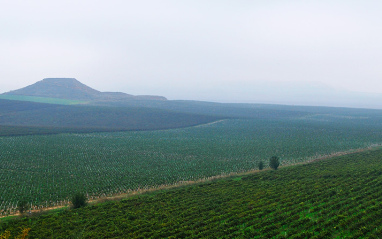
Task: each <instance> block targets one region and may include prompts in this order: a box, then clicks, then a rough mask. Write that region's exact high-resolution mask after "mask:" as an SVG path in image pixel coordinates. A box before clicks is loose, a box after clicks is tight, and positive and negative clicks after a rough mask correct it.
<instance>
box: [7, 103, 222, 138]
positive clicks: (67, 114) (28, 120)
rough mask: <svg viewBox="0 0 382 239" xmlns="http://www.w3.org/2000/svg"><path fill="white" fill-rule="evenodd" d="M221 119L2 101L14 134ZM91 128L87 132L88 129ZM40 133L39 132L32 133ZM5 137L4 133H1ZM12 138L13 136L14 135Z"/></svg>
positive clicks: (152, 127)
mask: <svg viewBox="0 0 382 239" xmlns="http://www.w3.org/2000/svg"><path fill="white" fill-rule="evenodd" d="M219 119H221V118H219V117H214V116H206V115H201V114H188V113H179V112H173V111H169V110H161V109H150V108H144V107H139V108H138V107H100V106H86V105H54V104H42V103H34V102H25V101H12V100H1V99H0V125H1V126H2V127H5V126H24V127H19V128H17V127H16V128H15V127H13V130H15V131H16V132H14V133H13V134H14V135H17V134H21V133H22V132H18V131H23V130H25V131H26V134H29V133H28V129H26V128H25V127H45V128H43V129H42V132H45V133H46V132H47V131H49V129H48V128H47V127H50V128H51V129H52V132H53V133H57V132H60V129H61V131H62V132H84V131H85V132H92V131H116V130H158V129H172V128H182V127H187V126H194V125H198V124H204V123H209V122H212V121H215V120H219ZM85 129H87V130H85ZM32 131H33V132H36V130H32ZM0 135H1V134H0ZM11 135H12V133H11Z"/></svg>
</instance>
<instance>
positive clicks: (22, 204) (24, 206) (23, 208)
mask: <svg viewBox="0 0 382 239" xmlns="http://www.w3.org/2000/svg"><path fill="white" fill-rule="evenodd" d="M17 210H19V212H20V214H23V213H24V212H26V211H27V210H28V202H27V201H25V200H22V201H19V202H18V203H17Z"/></svg>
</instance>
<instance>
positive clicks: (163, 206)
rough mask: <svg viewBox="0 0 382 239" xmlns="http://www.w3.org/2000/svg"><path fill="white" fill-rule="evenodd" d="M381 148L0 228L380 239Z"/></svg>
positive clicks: (42, 233) (106, 234)
mask: <svg viewBox="0 0 382 239" xmlns="http://www.w3.org/2000/svg"><path fill="white" fill-rule="evenodd" d="M381 160H382V149H379V150H369V151H364V152H361V153H353V154H349V155H344V156H339V157H336V158H331V159H328V160H321V161H316V162H312V163H309V164H303V165H297V166H289V167H283V168H280V169H278V170H272V171H271V170H267V171H263V172H258V173H253V174H250V175H241V176H240V175H237V176H233V177H228V178H224V179H218V180H213V181H210V182H205V183H199V184H194V185H189V186H183V187H179V188H175V189H167V190H160V191H156V192H152V193H146V194H142V195H138V196H134V197H131V198H126V199H122V200H121V201H117V202H106V203H102V204H97V205H93V206H89V207H85V208H80V209H76V210H62V211H61V212H56V213H50V214H47V215H42V216H40V217H32V218H22V219H17V220H8V221H5V222H3V223H0V233H1V232H4V231H5V230H8V231H9V232H11V233H14V234H15V233H18V232H19V231H20V230H21V229H22V228H30V229H31V231H30V238H379V236H381V235H382V210H381V206H382V163H381Z"/></svg>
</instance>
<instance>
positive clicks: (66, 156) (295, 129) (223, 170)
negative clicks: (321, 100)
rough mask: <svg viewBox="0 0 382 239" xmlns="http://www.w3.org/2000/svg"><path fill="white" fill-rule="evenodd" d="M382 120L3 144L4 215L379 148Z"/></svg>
mask: <svg viewBox="0 0 382 239" xmlns="http://www.w3.org/2000/svg"><path fill="white" fill-rule="evenodd" d="M380 121H381V120H380V118H375V119H374V120H370V119H368V118H366V119H364V118H363V117H359V118H354V117H348V118H346V117H332V116H323V115H319V116H310V117H305V116H304V117H300V118H290V119H282V120H277V119H240V120H239V119H236V120H233V119H232V120H222V121H219V122H216V123H212V124H206V125H201V126H197V127H190V128H184V129H174V130H162V131H145V132H114V133H110V132H109V133H92V134H57V135H33V136H18V137H0V162H1V164H0V168H1V171H0V215H3V216H4V215H9V214H12V213H14V212H15V211H16V205H17V202H18V201H20V200H26V201H27V202H28V205H29V206H30V207H31V208H32V209H40V208H45V207H51V206H57V205H65V204H68V200H69V198H70V196H71V195H73V194H74V193H75V192H79V191H80V192H85V193H86V194H87V196H88V197H89V198H90V199H95V198H99V197H104V196H110V195H115V194H120V193H126V192H130V191H131V190H137V189H147V188H155V187H158V186H160V185H171V184H174V183H177V182H179V181H190V180H197V179H203V178H208V177H211V176H215V175H221V174H229V173H233V172H245V171H249V170H254V169H257V165H258V162H259V161H260V160H264V161H266V160H267V159H268V158H269V157H271V156H272V155H277V156H279V157H280V158H281V164H282V165H290V164H295V163H299V162H305V161H309V160H312V159H314V158H319V157H321V156H325V155H330V154H332V153H335V152H339V151H352V150H356V149H359V148H367V147H371V146H375V145H378V144H381V142H382V135H381V132H382V124H381V122H380Z"/></svg>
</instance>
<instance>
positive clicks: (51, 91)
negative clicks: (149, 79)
mask: <svg viewBox="0 0 382 239" xmlns="http://www.w3.org/2000/svg"><path fill="white" fill-rule="evenodd" d="M4 94H5V95H22V96H37V97H49V98H59V99H68V100H90V101H120V100H167V99H166V98H165V97H163V96H153V95H144V96H134V95H130V94H126V93H122V92H101V91H98V90H95V89H93V88H91V87H89V86H87V85H85V84H83V83H81V82H80V81H78V80H77V79H75V78H45V79H43V80H41V81H38V82H36V83H34V84H32V85H29V86H26V87H24V88H21V89H18V90H13V91H10V92H6V93H4Z"/></svg>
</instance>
